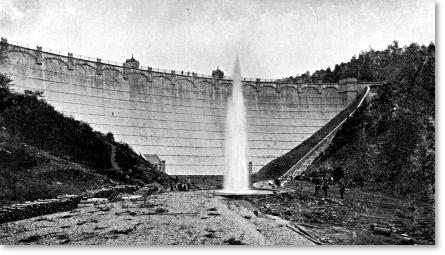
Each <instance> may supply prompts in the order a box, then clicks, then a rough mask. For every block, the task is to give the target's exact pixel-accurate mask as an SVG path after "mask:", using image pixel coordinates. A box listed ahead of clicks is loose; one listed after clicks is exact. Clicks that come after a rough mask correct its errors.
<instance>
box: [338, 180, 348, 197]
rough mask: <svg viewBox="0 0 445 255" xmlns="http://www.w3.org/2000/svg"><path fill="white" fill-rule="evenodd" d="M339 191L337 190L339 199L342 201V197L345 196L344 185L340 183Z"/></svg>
mask: <svg viewBox="0 0 445 255" xmlns="http://www.w3.org/2000/svg"><path fill="white" fill-rule="evenodd" d="M339 185H340V189H339V191H340V197H341V199H343V195H344V194H345V189H346V188H345V185H344V184H343V182H342V181H340V184H339Z"/></svg>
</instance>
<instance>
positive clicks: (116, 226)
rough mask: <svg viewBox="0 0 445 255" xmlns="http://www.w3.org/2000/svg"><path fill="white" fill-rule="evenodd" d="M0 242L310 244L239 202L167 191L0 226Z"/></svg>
mask: <svg viewBox="0 0 445 255" xmlns="http://www.w3.org/2000/svg"><path fill="white" fill-rule="evenodd" d="M0 244H3V245H22V244H32V245H35V244H43V245H48V244H59V245H60V244H64V245H85V244H96V245H313V244H314V243H313V242H311V241H310V240H309V239H307V238H306V237H304V236H303V235H301V234H298V233H297V232H295V231H294V230H292V229H291V228H289V227H288V222H286V221H284V220H282V219H280V218H277V217H271V216H268V215H264V214H262V213H261V212H259V211H258V210H257V209H256V208H255V207H253V206H252V204H250V203H249V202H247V201H245V200H234V199H228V198H224V197H221V196H217V195H215V193H214V192H212V191H208V190H207V191H206V190H201V191H191V192H170V193H162V194H157V195H152V196H150V197H149V199H148V200H147V203H144V201H143V200H141V199H139V200H134V201H131V200H122V201H117V202H109V203H104V204H99V205H94V206H87V207H82V208H77V209H75V210H71V211H69V212H62V213H55V214H50V215H44V216H39V217H34V218H30V219H26V220H20V221H15V222H9V223H5V224H1V225H0Z"/></svg>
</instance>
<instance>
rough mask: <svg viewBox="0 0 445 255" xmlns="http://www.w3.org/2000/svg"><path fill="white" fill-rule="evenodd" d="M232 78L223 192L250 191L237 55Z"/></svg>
mask: <svg viewBox="0 0 445 255" xmlns="http://www.w3.org/2000/svg"><path fill="white" fill-rule="evenodd" d="M232 79H233V86H232V96H231V97H230V98H229V100H228V102H227V117H226V131H225V136H226V137H225V168H226V169H225V170H226V172H225V176H224V192H226V193H250V192H251V190H250V188H249V185H250V184H249V183H250V181H249V171H248V167H247V130H246V110H245V108H244V99H243V91H242V84H241V66H240V63H239V59H238V57H237V58H236V61H235V67H234V69H233V74H232Z"/></svg>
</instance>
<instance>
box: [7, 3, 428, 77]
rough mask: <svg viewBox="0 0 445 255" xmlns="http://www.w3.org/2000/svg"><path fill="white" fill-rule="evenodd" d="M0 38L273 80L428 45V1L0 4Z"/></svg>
mask: <svg viewBox="0 0 445 255" xmlns="http://www.w3.org/2000/svg"><path fill="white" fill-rule="evenodd" d="M0 36H1V37H6V38H7V39H8V41H18V42H21V43H24V44H29V45H30V46H31V47H33V48H34V47H35V46H37V45H39V46H43V47H44V48H51V49H55V50H61V51H63V52H72V53H74V54H79V55H85V56H90V57H93V58H96V57H98V58H102V59H103V60H112V61H117V62H124V61H125V59H127V58H130V57H131V54H134V57H135V58H136V59H137V60H139V61H140V63H141V65H143V66H151V67H154V68H164V69H175V70H178V71H181V70H183V71H190V72H192V71H193V72H197V73H202V74H211V71H212V70H215V69H216V67H217V66H219V68H220V69H221V70H223V71H224V72H225V73H226V75H230V74H231V72H232V68H233V65H234V60H235V57H236V55H238V56H239V58H240V61H241V67H242V72H243V76H244V77H251V78H270V79H273V78H282V77H287V76H295V75H296V74H301V73H304V72H306V71H310V72H313V71H315V70H318V69H322V68H323V69H325V68H327V67H328V66H330V67H331V68H333V66H334V65H335V64H339V63H341V62H347V61H349V60H350V59H351V57H352V56H353V55H358V54H359V53H360V52H361V51H366V50H368V49H369V48H373V49H375V50H380V49H384V48H386V47H387V46H388V45H389V44H391V43H392V42H393V41H394V40H397V41H398V42H399V45H408V44H410V43H412V42H416V43H418V44H429V43H430V42H435V3H434V1H433V0H429V1H428V0H390V1H389V0H330V1H328V0H318V1H317V0H257V1H249V0H238V1H235V0H187V1H185V0H182V1H181V0H163V1H161V0H157V1H153V0H96V1H92V0H41V1H39V0H1V1H0Z"/></svg>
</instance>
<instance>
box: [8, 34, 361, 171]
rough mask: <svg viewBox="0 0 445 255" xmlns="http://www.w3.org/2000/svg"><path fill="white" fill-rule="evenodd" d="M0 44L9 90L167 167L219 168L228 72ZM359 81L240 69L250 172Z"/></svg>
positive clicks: (324, 115)
mask: <svg viewBox="0 0 445 255" xmlns="http://www.w3.org/2000/svg"><path fill="white" fill-rule="evenodd" d="M0 47H1V48H0V73H3V74H6V75H8V76H9V77H10V78H11V79H12V80H13V81H14V82H13V83H14V86H13V87H12V88H13V89H14V90H16V91H24V90H39V91H43V92H44V98H45V100H47V101H48V102H49V103H50V104H51V105H53V106H54V107H55V108H56V109H57V110H58V111H61V112H63V113H64V114H65V115H68V116H73V117H74V118H75V119H77V120H81V121H84V122H86V123H89V124H90V125H91V126H92V127H93V128H94V129H96V130H98V131H101V132H104V133H107V132H112V133H113V134H114V137H115V139H116V140H118V141H122V142H125V143H128V144H129V145H130V146H131V147H132V148H133V149H134V150H135V151H136V152H138V153H141V154H157V155H158V156H159V158H161V159H162V160H165V161H166V165H165V169H166V172H167V173H168V174H211V175H213V174H223V172H224V126H225V124H224V122H225V114H226V112H225V111H226V110H225V107H226V100H227V98H228V96H230V93H231V86H232V85H231V80H230V77H226V76H223V74H222V73H219V72H215V73H213V75H200V74H196V73H189V72H181V71H180V72H178V71H173V70H170V71H166V70H158V69H154V68H150V67H140V66H139V62H137V61H136V60H134V59H133V58H131V59H128V60H127V61H126V62H125V63H122V64H119V63H110V62H105V61H101V60H100V59H90V58H82V57H77V56H75V55H73V54H71V53H68V54H62V53H57V54H56V53H51V52H49V51H47V50H42V48H41V47H37V48H36V49H30V48H27V47H22V46H18V45H14V44H12V43H8V42H7V40H6V39H4V38H2V41H1V46H0ZM367 85H368V84H365V83H357V82H348V81H345V82H343V83H340V84H339V83H333V84H322V83H317V84H302V83H298V84H287V83H280V82H279V81H278V80H260V79H244V81H243V93H244V95H245V101H246V104H247V105H246V108H247V118H248V147H249V148H248V161H251V162H252V170H253V172H256V171H258V170H259V169H260V168H261V167H263V166H264V165H266V164H267V163H268V162H269V161H271V160H273V159H274V158H276V157H278V156H280V155H282V154H284V153H286V152H288V151H289V150H290V149H292V148H294V147H295V146H297V145H298V144H299V143H301V142H302V141H304V140H305V139H307V138H308V137H310V136H311V135H312V134H313V133H314V132H316V131H317V130H318V129H320V128H321V127H322V126H323V125H325V124H326V123H327V122H328V121H329V120H330V119H332V118H333V117H334V116H335V115H336V114H337V113H338V112H340V111H341V110H343V109H344V108H345V107H346V106H347V105H348V104H350V103H351V102H352V101H353V100H354V99H355V96H356V95H357V92H358V91H359V90H361V89H363V88H364V87H366V86H367Z"/></svg>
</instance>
